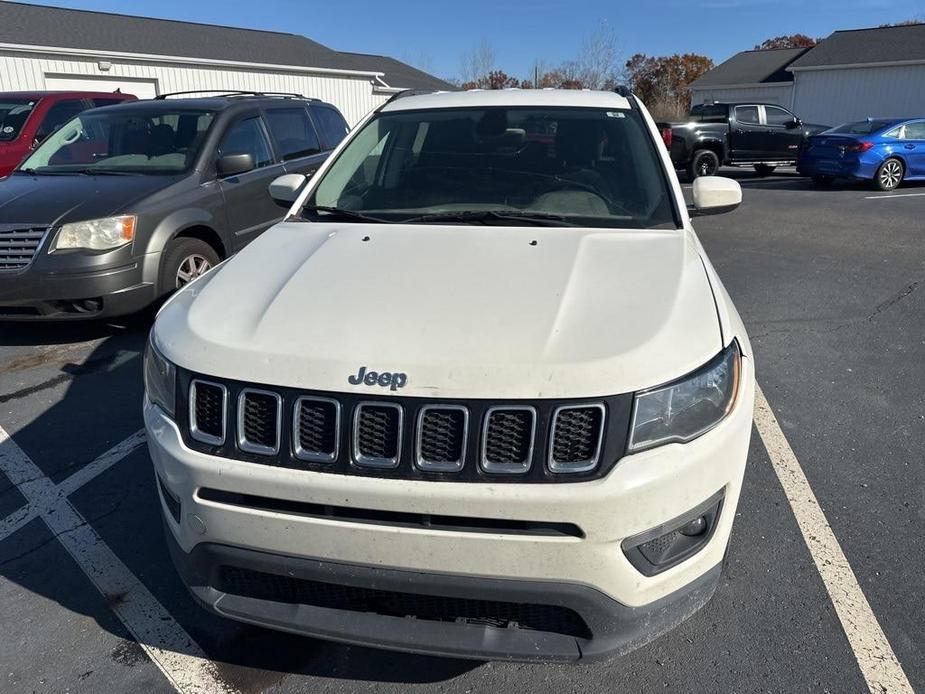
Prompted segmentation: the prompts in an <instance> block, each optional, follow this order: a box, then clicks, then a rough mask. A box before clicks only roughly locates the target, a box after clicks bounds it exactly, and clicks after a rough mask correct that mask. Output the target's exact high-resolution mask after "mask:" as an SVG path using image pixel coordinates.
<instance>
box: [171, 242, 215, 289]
mask: <svg viewBox="0 0 925 694" xmlns="http://www.w3.org/2000/svg"><path fill="white" fill-rule="evenodd" d="M220 260H221V259H220V258H219V257H218V253H216V252H215V249H214V248H212V246H210V245H209V244H207V243H206V242H205V241H201V240H200V239H173V240H172V241H171V242H170V243H168V244H167V248H166V249H164V262H163V264H162V265H161V277H160V287H161V294H169V293H171V292H173V291H175V290H177V289H181V288H183V287H185V286H186V285H187V284H189V283H190V282H192V281H193V280H194V279H196V278H197V277H201V276H202V275H204V274H205V273H207V272H208V271H209V270H211V269H212V268H213V267H215V266H216V265H218V263H219V262H220Z"/></svg>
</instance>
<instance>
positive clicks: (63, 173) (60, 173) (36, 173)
mask: <svg viewBox="0 0 925 694" xmlns="http://www.w3.org/2000/svg"><path fill="white" fill-rule="evenodd" d="M13 173H21V174H26V175H27V176H67V175H70V174H71V173H73V172H71V171H39V170H38V169H32V168H29V169H16V171H14V172H13Z"/></svg>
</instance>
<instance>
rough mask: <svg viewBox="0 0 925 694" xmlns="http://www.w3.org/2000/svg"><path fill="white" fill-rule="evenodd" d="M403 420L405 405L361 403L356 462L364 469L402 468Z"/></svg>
mask: <svg viewBox="0 0 925 694" xmlns="http://www.w3.org/2000/svg"><path fill="white" fill-rule="evenodd" d="M403 418H404V417H403V411H402V408H401V405H396V404H394V403H375V402H361V403H359V404H358V405H357V407H356V411H355V412H354V415H353V460H354V462H355V463H356V464H357V465H360V466H361V467H378V468H394V467H398V462H399V460H401V431H402V421H403Z"/></svg>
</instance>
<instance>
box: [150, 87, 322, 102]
mask: <svg viewBox="0 0 925 694" xmlns="http://www.w3.org/2000/svg"><path fill="white" fill-rule="evenodd" d="M190 94H211V95H213V96H214V97H225V96H227V97H234V96H254V97H260V96H280V97H284V98H291V99H306V98H307V99H308V100H309V101H317V99H314V98H311V97H305V96H303V95H302V94H299V93H297V92H252V91H238V90H231V91H229V90H227V89H190V90H188V91H185V92H168V93H166V94H158V95H157V96H156V97H154V98H155V99H157V100H159V101H163V100H164V99H166V98H167V97H169V96H188V95H190Z"/></svg>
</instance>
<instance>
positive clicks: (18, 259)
mask: <svg viewBox="0 0 925 694" xmlns="http://www.w3.org/2000/svg"><path fill="white" fill-rule="evenodd" d="M44 237H45V228H44V227H21V228H11V227H2V226H0V272H2V271H4V270H9V271H13V270H22V269H23V268H25V267H27V266H28V265H29V264H30V263H31V262H32V259H33V258H34V257H35V253H36V251H38V249H39V246H40V245H41V244H42V239H43V238H44Z"/></svg>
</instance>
